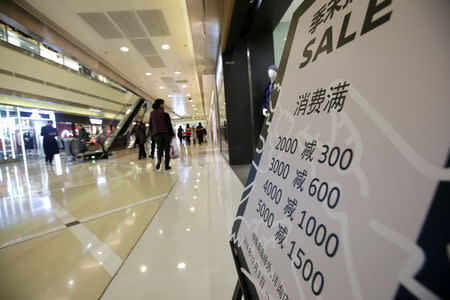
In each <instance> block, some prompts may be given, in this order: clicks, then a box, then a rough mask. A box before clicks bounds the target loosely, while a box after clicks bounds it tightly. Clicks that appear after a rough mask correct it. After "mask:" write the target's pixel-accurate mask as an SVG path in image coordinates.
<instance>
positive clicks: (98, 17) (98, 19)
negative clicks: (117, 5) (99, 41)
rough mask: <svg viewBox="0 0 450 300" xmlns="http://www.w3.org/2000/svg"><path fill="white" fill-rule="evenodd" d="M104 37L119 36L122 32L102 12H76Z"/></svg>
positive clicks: (112, 37) (113, 37) (114, 37)
mask: <svg viewBox="0 0 450 300" xmlns="http://www.w3.org/2000/svg"><path fill="white" fill-rule="evenodd" d="M78 15H79V16H80V17H81V18H82V19H83V20H84V21H86V23H88V24H89V25H90V26H91V27H92V29H94V30H95V31H96V32H97V33H98V34H99V35H100V36H101V37H102V38H104V39H117V38H121V37H122V34H121V33H120V32H119V30H117V28H116V26H115V25H114V24H113V23H112V22H111V21H110V20H109V19H108V17H107V16H106V15H105V14H104V13H102V12H92V13H91V12H88V13H78Z"/></svg>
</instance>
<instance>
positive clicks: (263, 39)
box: [249, 32, 275, 148]
mask: <svg viewBox="0 0 450 300" xmlns="http://www.w3.org/2000/svg"><path fill="white" fill-rule="evenodd" d="M249 50H250V65H251V69H250V70H251V78H252V100H253V101H252V102H253V120H254V126H253V140H254V145H253V146H254V148H256V145H257V142H258V137H259V133H260V131H261V127H262V124H263V122H264V116H263V114H262V109H261V106H262V104H263V102H264V88H265V87H266V84H267V83H268V82H269V77H268V75H267V69H268V68H269V66H270V65H273V64H274V61H275V58H274V51H273V35H272V32H261V33H259V34H257V35H255V36H253V37H250V38H249Z"/></svg>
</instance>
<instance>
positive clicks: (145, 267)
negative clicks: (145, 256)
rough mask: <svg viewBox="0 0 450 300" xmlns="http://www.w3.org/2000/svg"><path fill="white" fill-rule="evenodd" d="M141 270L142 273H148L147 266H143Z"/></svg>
mask: <svg viewBox="0 0 450 300" xmlns="http://www.w3.org/2000/svg"><path fill="white" fill-rule="evenodd" d="M140 270H141V272H142V273H145V272H147V266H146V265H142V266H141V267H140Z"/></svg>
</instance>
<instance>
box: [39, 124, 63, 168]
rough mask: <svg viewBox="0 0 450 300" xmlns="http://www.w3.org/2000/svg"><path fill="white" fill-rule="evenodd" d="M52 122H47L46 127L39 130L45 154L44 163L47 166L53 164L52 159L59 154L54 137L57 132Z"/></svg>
mask: <svg viewBox="0 0 450 300" xmlns="http://www.w3.org/2000/svg"><path fill="white" fill-rule="evenodd" d="M52 125H53V121H48V122H47V126H44V127H42V128H41V135H42V136H43V137H44V139H43V144H44V153H45V162H46V163H47V164H48V165H52V164H53V157H54V156H55V154H58V153H59V146H58V142H57V141H56V137H57V136H58V131H56V129H55V128H54V127H53V126H52Z"/></svg>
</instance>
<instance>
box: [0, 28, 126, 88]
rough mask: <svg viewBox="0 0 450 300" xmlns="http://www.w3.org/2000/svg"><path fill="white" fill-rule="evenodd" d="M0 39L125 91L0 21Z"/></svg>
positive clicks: (70, 58) (72, 58)
mask: <svg viewBox="0 0 450 300" xmlns="http://www.w3.org/2000/svg"><path fill="white" fill-rule="evenodd" d="M0 40H3V41H6V42H8V43H10V44H12V45H15V46H17V47H20V48H22V49H25V50H27V51H29V52H32V53H34V54H37V55H39V56H41V57H44V58H46V59H48V60H51V61H53V62H55V63H58V64H61V65H64V66H66V67H68V68H70V69H72V70H74V71H77V72H80V73H82V74H84V75H88V76H90V77H91V78H94V79H95V80H98V81H99V82H102V83H104V84H106V85H108V86H110V87H113V88H115V89H118V90H120V91H122V92H126V91H127V89H125V88H124V87H123V86H121V85H120V84H117V83H115V82H114V81H112V80H110V79H108V78H107V77H106V76H103V75H101V74H98V73H96V72H94V71H92V70H90V69H88V68H86V67H85V66H82V64H81V63H79V62H78V61H76V59H75V58H74V57H68V56H65V55H63V54H61V53H59V52H58V51H55V50H53V49H51V48H50V47H48V46H46V45H44V44H43V43H40V42H38V41H36V40H35V39H33V38H31V37H29V36H27V35H26V34H24V33H22V32H20V31H18V30H17V29H15V28H14V27H12V26H9V25H7V24H4V23H0Z"/></svg>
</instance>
